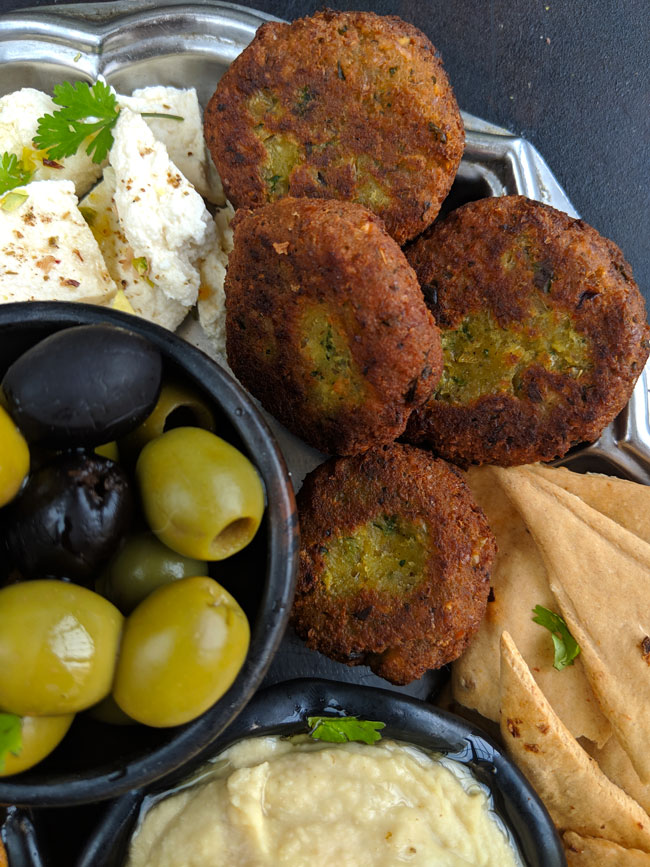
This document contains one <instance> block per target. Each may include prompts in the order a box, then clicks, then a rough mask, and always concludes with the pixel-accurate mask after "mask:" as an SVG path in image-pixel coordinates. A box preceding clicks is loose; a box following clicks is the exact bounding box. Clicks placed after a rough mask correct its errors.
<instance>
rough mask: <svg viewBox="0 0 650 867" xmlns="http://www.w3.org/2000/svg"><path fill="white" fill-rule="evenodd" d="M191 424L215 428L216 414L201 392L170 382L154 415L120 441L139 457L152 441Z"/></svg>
mask: <svg viewBox="0 0 650 867" xmlns="http://www.w3.org/2000/svg"><path fill="white" fill-rule="evenodd" d="M187 425H191V426H192V427H200V428H204V429H205V430H210V431H213V430H214V429H215V421H214V414H213V412H212V410H211V409H210V406H209V404H208V402H207V401H206V400H205V398H204V397H203V396H202V395H201V393H200V392H199V391H198V390H197V389H194V388H191V387H190V386H188V385H185V384H182V385H181V384H180V383H178V382H174V381H171V382H166V383H165V384H164V385H163V387H162V389H161V390H160V397H159V398H158V402H157V403H156V405H155V407H154V408H153V411H152V413H151V415H150V416H149V417H148V418H146V419H145V420H144V421H143V422H142V424H141V425H140V426H139V427H137V428H136V429H135V430H134V431H132V432H131V433H130V434H128V435H127V436H125V437H123V439H122V440H121V441H120V446H121V447H122V448H123V449H124V451H125V453H127V454H130V455H137V454H138V453H139V452H140V451H141V450H142V449H143V448H144V446H146V444H147V443H148V442H151V440H153V439H156V437H159V436H161V435H162V434H164V433H165V431H168V430H172V429H173V428H177V427H181V426H184V427H186V426H187Z"/></svg>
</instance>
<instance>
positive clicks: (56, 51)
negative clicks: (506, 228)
mask: <svg viewBox="0 0 650 867" xmlns="http://www.w3.org/2000/svg"><path fill="white" fill-rule="evenodd" d="M269 20H277V19H274V18H273V16H271V15H267V14H265V13H263V12H256V11H255V10H252V9H249V8H246V7H243V6H237V5H234V4H230V3H221V2H209V0H207V2H205V0H204V2H197V3H193V4H178V3H174V2H173V0H167V2H162V3H161V2H139V0H118V2H114V3H83V4H79V5H61V6H56V7H41V8H40V9H37V10H26V11H24V12H14V13H10V14H5V15H0V94H4V93H8V92H11V91H13V90H17V89H19V88H20V87H36V88H39V89H42V90H46V91H49V92H51V89H52V86H53V85H54V84H56V83H57V82H58V81H62V80H73V81H74V80H77V79H81V80H87V81H94V79H95V78H96V77H97V76H99V75H102V76H104V77H105V78H106V80H107V81H108V82H109V83H110V84H112V85H113V86H114V87H115V88H116V89H117V90H118V91H121V92H124V93H130V91H131V90H133V89H134V88H135V87H143V86H146V85H149V84H170V85H175V86H178V87H183V86H185V87H186V86H188V85H190V84H191V85H193V86H195V87H196V89H197V91H198V95H199V100H200V101H201V103H202V104H203V105H205V104H206V103H207V101H208V99H209V98H210V96H211V95H212V93H213V91H214V88H215V85H216V82H217V81H218V79H219V78H220V76H221V75H222V74H223V72H224V70H225V69H226V68H227V67H228V65H229V64H230V63H231V62H232V60H233V59H234V58H235V57H236V56H237V55H238V54H239V52H240V51H241V50H242V49H243V48H244V47H245V46H246V45H248V43H249V42H250V41H251V39H252V38H253V36H254V34H255V31H256V29H257V28H258V27H259V26H260V24H262V23H263V22H264V21H269ZM463 120H464V123H465V129H466V133H467V140H466V147H465V154H464V157H463V161H462V163H461V167H460V170H459V173H458V176H457V179H456V181H455V183H454V186H453V188H452V191H451V193H450V196H449V199H448V200H447V202H446V203H445V206H443V213H444V211H445V210H447V211H448V210H451V208H452V207H456V206H458V205H459V204H462V203H463V202H465V201H469V200H471V199H477V198H482V197H484V196H488V195H493V196H500V195H507V194H513V193H519V194H521V195H525V196H528V197H529V198H531V199H537V200H539V201H541V202H545V203H547V204H549V205H552V206H553V207H555V208H558V209H560V210H562V211H565V212H566V213H568V214H570V215H571V216H574V217H577V216H578V214H577V212H576V210H575V208H574V207H573V205H572V204H571V202H570V201H569V199H568V198H567V196H566V193H565V192H564V191H563V189H562V188H561V187H560V185H559V184H558V182H557V181H556V179H555V177H554V176H553V174H552V172H551V170H550V169H549V167H548V165H547V164H546V162H545V161H544V159H543V158H542V156H541V155H540V154H539V153H538V151H537V150H536V149H535V148H534V147H533V146H532V145H531V144H530V142H528V141H526V140H525V139H523V138H519V137H517V136H514V135H512V134H511V133H509V132H508V131H507V130H505V129H502V128H500V127H496V126H494V125H492V124H490V123H488V122H486V121H484V120H481V119H480V118H477V117H474V116H473V115H470V114H466V113H463ZM181 334H183V336H184V337H186V338H187V339H188V340H189V341H190V342H192V343H195V344H197V345H199V346H200V348H201V349H203V350H204V351H207V352H208V353H210V346H209V344H208V343H207V341H206V340H205V339H204V338H203V336H202V332H201V331H200V329H199V328H198V326H197V325H196V323H195V322H191V321H188V322H187V323H185V324H184V325H183V326H182V328H181ZM649 376H650V367H649V366H646V369H645V370H644V371H643V374H642V376H641V378H640V379H639V382H638V383H637V386H636V388H635V390H634V394H633V396H632V399H631V400H630V402H629V404H628V406H627V407H626V408H625V409H624V410H623V412H622V413H621V414H620V415H619V417H618V418H617V419H616V420H615V421H614V422H613V423H612V424H611V425H609V427H607V428H606V429H605V431H604V432H603V434H602V436H601V437H600V438H599V439H598V440H597V441H596V442H595V443H593V444H591V445H586V446H581V447H577V448H576V449H574V450H572V452H570V453H569V455H567V456H566V457H565V458H564V459H563V460H562V461H559V462H558V463H562V464H564V465H567V466H570V467H571V468H572V469H576V470H579V471H582V472H586V471H594V472H604V473H609V474H614V475H619V476H622V477H624V478H631V479H634V480H636V481H639V482H643V483H644V484H650V421H649V407H648V388H649ZM271 423H272V424H273V427H274V430H275V432H276V434H277V436H278V439H279V440H280V444H281V446H282V448H283V451H284V452H285V455H286V457H287V461H288V463H289V466H290V468H291V471H292V475H293V478H294V482H295V484H296V486H297V485H299V483H300V482H301V480H302V478H303V477H304V475H305V473H306V472H308V471H309V470H310V469H312V468H313V467H314V466H315V465H316V464H318V463H319V462H320V461H321V460H322V456H321V455H319V454H318V453H316V452H314V451H313V450H312V449H309V448H308V447H306V446H305V445H304V444H303V443H301V442H300V441H299V440H298V439H296V438H295V437H293V436H292V435H291V434H289V433H288V432H287V431H285V430H284V429H283V428H282V427H281V426H280V425H278V424H277V422H275V421H274V420H271Z"/></svg>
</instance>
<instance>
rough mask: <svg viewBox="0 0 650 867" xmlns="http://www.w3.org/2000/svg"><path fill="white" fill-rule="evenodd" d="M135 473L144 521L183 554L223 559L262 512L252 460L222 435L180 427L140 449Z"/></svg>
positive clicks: (239, 545)
mask: <svg viewBox="0 0 650 867" xmlns="http://www.w3.org/2000/svg"><path fill="white" fill-rule="evenodd" d="M136 477H137V480H138V484H139V486H140V494H141V497H142V503H143V506H144V513H145V517H146V519H147V522H148V524H149V526H150V528H151V529H152V530H153V532H154V533H155V534H156V536H158V538H159V539H160V540H161V542H164V543H165V545H168V546H169V547H170V548H173V550H174V551H178V553H179V554H183V555H185V556H186V557H197V558H200V559H202V560H223V559H224V558H225V557H230V556H231V555H232V554H236V553H237V551H240V550H241V549H242V548H244V547H245V546H246V545H247V544H248V543H249V542H250V541H251V539H252V538H253V536H254V535H255V533H256V532H257V528H258V527H259V525H260V521H261V520H262V514H263V512H264V490H263V488H262V482H261V479H260V477H259V475H258V473H257V470H256V469H255V467H254V466H253V464H252V463H251V462H250V461H249V460H248V458H246V457H245V456H244V455H243V454H242V453H241V452H240V451H238V450H237V449H236V448H235V447H234V446H231V445H230V443H227V442H226V441H225V440H222V439H221V438H220V437H218V436H215V434H213V433H210V432H209V431H206V430H202V429H201V428H192V427H181V428H176V429H175V430H171V431H168V432H167V433H164V434H163V435H162V436H160V437H158V439H155V440H152V441H151V442H150V443H149V444H148V445H146V446H145V447H144V449H143V450H142V452H141V454H140V457H139V458H138V463H137V465H136Z"/></svg>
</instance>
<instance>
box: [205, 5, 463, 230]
mask: <svg viewBox="0 0 650 867" xmlns="http://www.w3.org/2000/svg"><path fill="white" fill-rule="evenodd" d="M205 136H206V141H207V143H208V147H209V148H210V151H211V153H212V156H213V158H214V161H215V163H216V165H217V168H218V170H219V174H220V175H221V178H222V180H223V184H224V189H225V190H226V192H227V195H228V198H229V199H230V200H231V201H232V202H233V204H234V205H235V207H248V208H254V207H258V206H260V205H263V204H265V203H266V202H269V201H274V200H276V199H278V198H280V197H281V196H285V195H291V196H309V197H316V198H338V199H346V200H349V201H353V202H358V203H360V204H362V205H365V206H366V207H368V208H370V210H372V211H374V212H375V213H376V214H379V215H380V216H381V217H382V218H383V219H384V221H385V223H386V227H387V229H388V231H389V233H390V234H391V235H392V236H393V237H394V238H395V240H397V241H398V243H400V244H402V243H404V241H406V240H407V239H408V238H412V237H414V236H415V235H418V234H419V233H420V232H422V231H423V230H424V229H425V228H426V227H427V226H428V225H430V223H432V222H433V220H434V219H435V217H436V214H437V213H438V211H439V209H440V205H441V203H442V201H443V199H444V198H445V196H446V195H447V193H448V192H449V188H450V187H451V184H452V181H453V179H454V176H455V174H456V170H457V168H458V164H459V163H460V159H461V156H462V153H463V145H464V137H465V132H464V128H463V123H462V120H461V117H460V112H459V111H458V106H457V104H456V100H455V98H454V95H453V92H452V90H451V87H450V86H449V82H448V80H447V76H446V74H445V72H444V70H443V68H442V63H441V61H440V59H439V58H438V56H437V54H436V51H435V49H434V47H433V45H432V44H431V42H430V41H429V40H428V39H427V37H426V36H425V35H424V34H423V33H422V32H421V31H419V30H418V29H417V28H415V27H413V26H412V25H410V24H407V23H406V22H404V21H402V20H400V19H399V18H396V17H394V16H380V15H375V14H374V13H371V12H333V11H324V12H319V13H317V14H315V15H313V16H312V17H310V18H301V19H299V20H297V21H294V22H292V23H291V24H283V23H279V22H269V23H268V24H263V25H262V27H260V29H259V30H258V31H257V33H256V35H255V38H254V39H253V41H252V42H251V44H250V45H249V46H248V47H247V48H246V49H244V51H243V52H242V53H241V54H240V55H239V57H237V59H236V60H235V61H234V62H233V63H232V65H231V66H230V67H229V69H228V70H227V72H226V73H225V75H224V76H223V78H222V79H221V80H220V82H219V84H218V85H217V89H216V92H215V93H214V95H213V97H212V99H211V100H210V102H209V104H208V107H207V110H206V113H205Z"/></svg>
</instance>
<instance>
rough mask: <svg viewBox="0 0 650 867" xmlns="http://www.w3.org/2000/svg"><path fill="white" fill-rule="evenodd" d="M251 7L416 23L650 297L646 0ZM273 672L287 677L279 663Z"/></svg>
mask: <svg viewBox="0 0 650 867" xmlns="http://www.w3.org/2000/svg"><path fill="white" fill-rule="evenodd" d="M42 5H60V4H57V3H54V4H52V0H49V2H47V3H46V2H34V0H13V2H12V0H0V10H1V11H2V12H10V11H11V10H14V9H25V8H27V7H30V6H42ZM252 5H254V6H255V7H256V8H258V9H261V10H263V11H265V12H267V13H271V14H273V15H276V16H278V17H280V18H286V19H292V18H295V17H299V16H300V15H304V14H309V13H311V12H314V11H316V10H317V9H319V8H322V7H323V5H329V6H330V7H332V8H336V9H364V10H372V11H375V12H378V13H382V14H395V15H399V16H401V17H402V18H404V19H405V20H407V21H410V22H412V23H414V24H416V25H417V26H418V27H420V28H421V29H422V30H424V31H425V33H426V34H427V35H428V36H429V37H430V39H431V40H432V41H433V43H434V44H435V45H436V47H437V48H438V49H439V50H440V51H441V53H442V56H443V61H444V63H445V67H446V70H447V72H448V74H449V78H450V80H451V83H452V85H453V87H454V90H455V93H456V96H457V99H458V103H459V105H460V107H461V108H462V109H464V110H465V111H468V112H471V113H472V114H475V115H477V116H479V117H481V118H484V119H486V120H489V121H491V122H493V123H495V124H498V125H500V126H503V127H506V128H507V129H509V130H511V131H512V132H513V133H515V134H517V135H522V136H524V137H525V138H527V139H528V140H529V141H531V142H532V143H533V144H534V145H535V147H536V148H537V149H538V150H539V151H540V152H541V154H542V155H543V156H544V158H545V159H546V161H547V163H548V164H549V166H550V168H551V170H552V171H553V173H554V174H555V176H556V177H557V179H558V181H559V182H560V184H561V185H562V186H563V187H564V189H565V190H566V192H567V194H568V196H569V198H570V199H571V201H572V202H573V204H574V206H575V207H576V209H577V210H578V212H579V213H580V214H581V215H582V217H583V218H584V219H585V220H586V221H587V222H589V223H591V224H592V225H593V226H594V227H595V228H596V229H598V230H599V231H600V232H601V233H602V234H604V235H606V236H607V237H609V238H611V239H612V240H614V241H615V242H616V243H617V244H618V245H619V246H620V247H621V248H622V249H623V252H624V254H625V256H626V258H627V259H628V261H629V262H630V263H631V265H632V267H633V269H634V273H635V276H636V279H637V281H638V283H639V286H640V288H641V290H642V292H643V293H644V295H645V297H646V300H647V301H650V233H649V232H648V228H647V226H648V212H649V210H650V192H649V191H650V183H649V180H650V179H649V178H648V166H649V165H650V112H649V108H650V62H649V61H650V56H649V55H650V51H649V49H648V46H649V45H650V15H649V14H648V3H647V0H622V2H612V0H510V2H508V0H419V2H417V0H398V2H393V3H390V2H382V0H374V2H367V0H366V2H364V0H356V2H352V3H338V2H335V0H330V2H329V3H327V4H323V3H322V2H316V0H280V2H277V0H276V2H274V0H255V3H254V4H252ZM137 8H138V4H137V3H134V9H137ZM298 652H299V651H298V650H296V653H298ZM332 665H333V667H335V664H332ZM320 673H321V674H323V672H320ZM270 674H271V679H272V680H274V679H276V678H275V677H273V674H274V671H273V670H272V672H271V673H270ZM276 676H277V675H276ZM326 676H332V677H336V676H337V674H336V673H335V672H331V673H330V672H327V673H326ZM368 680H369V681H371V680H373V678H372V676H369V678H368ZM422 686H423V685H421V686H420V688H422ZM417 692H418V691H417V690H414V694H417ZM101 809H102V808H101V807H99V808H97V807H95V808H88V809H81V810H79V811H77V812H76V814H75V816H76V821H75V822H74V823H69V822H63V821H61V820H62V819H63V816H62V815H61V814H59V813H58V811H54V812H51V813H50V814H49V815H48V817H47V819H48V820H47V821H46V823H45V824H46V825H47V826H49V832H50V833H49V834H47V833H46V836H49V837H50V838H51V842H52V843H53V844H54V846H53V848H54V850H55V853H56V854H53V857H52V858H51V861H49V862H48V863H51V864H52V865H55V864H56V865H58V864H60V865H61V867H71V864H72V857H71V856H72V851H73V849H74V848H76V847H75V843H77V842H78V841H80V840H81V837H82V836H83V830H82V829H84V830H85V828H84V826H85V827H88V826H89V825H90V824H91V823H92V822H93V821H94V820H95V819H96V818H97V817H98V815H99V814H100V812H101ZM41 829H42V830H45V831H46V832H47V830H48V829H46V828H44V827H43V826H42V825H41ZM53 832H54V833H53ZM66 837H67V839H65V838H66ZM62 838H63V839H62ZM72 838H75V839H72Z"/></svg>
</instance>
